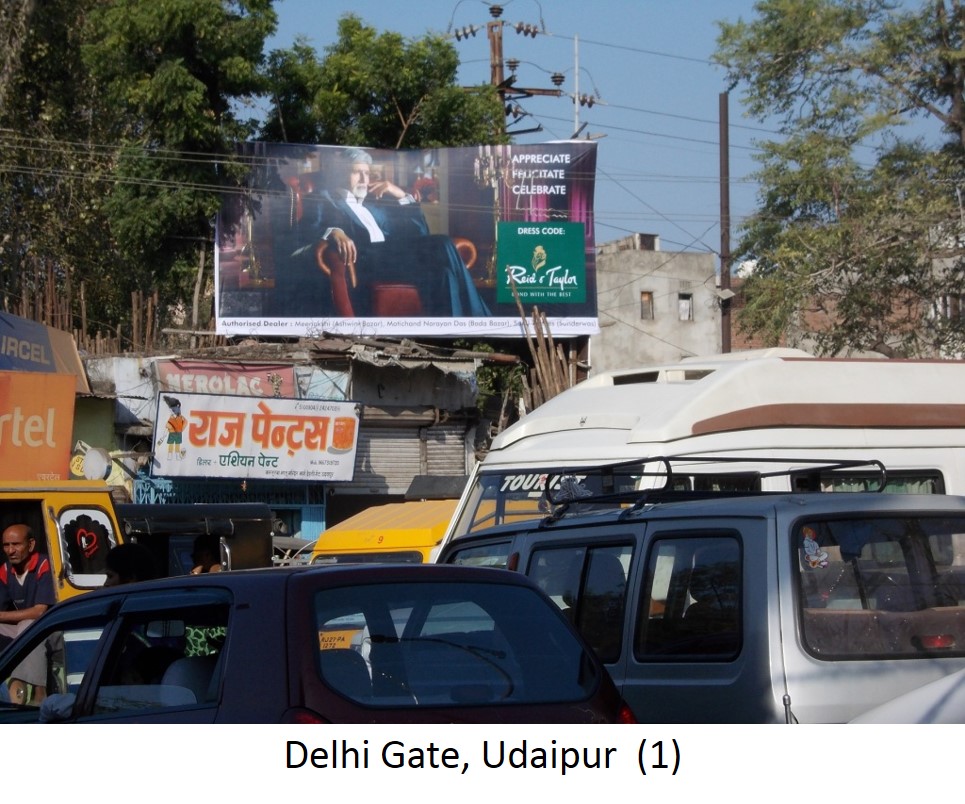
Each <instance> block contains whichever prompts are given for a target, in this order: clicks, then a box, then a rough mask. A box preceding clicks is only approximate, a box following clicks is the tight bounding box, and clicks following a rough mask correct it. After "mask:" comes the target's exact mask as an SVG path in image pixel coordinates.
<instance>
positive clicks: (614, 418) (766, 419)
mask: <svg viewBox="0 0 965 804" xmlns="http://www.w3.org/2000/svg"><path fill="white" fill-rule="evenodd" d="M773 428H788V429H797V430H803V429H805V428H828V429H830V428H835V429H838V430H840V431H845V432H846V431H848V430H852V431H853V430H856V429H869V428H872V429H881V428H884V429H896V430H897V429H909V428H915V429H922V428H931V429H936V430H937V429H940V428H965V361H959V360H954V361H953V360H875V359H844V358H833V359H823V358H815V357H810V356H807V355H806V353H803V352H800V353H797V352H792V353H787V352H765V353H763V354H762V353H754V354H753V355H751V356H750V357H746V358H739V357H733V356H726V357H725V356H720V355H716V356H711V357H707V358H690V359H687V360H684V361H681V362H679V363H674V364H667V365H659V366H650V367H643V368H639V369H624V370H619V371H608V372H604V373H602V374H599V375H597V376H595V377H592V378H590V379H588V380H586V381H585V382H583V383H580V384H579V385H576V386H574V387H572V388H570V389H568V390H566V391H564V392H563V393H561V394H558V395H557V396H555V397H553V398H552V399H549V400H548V401H546V402H545V403H544V404H543V405H541V406H540V407H538V408H536V409H535V410H534V411H533V412H531V413H529V414H527V415H526V416H525V417H523V418H522V419H520V420H519V421H518V422H516V423H515V424H513V425H512V426H511V427H509V428H507V429H506V430H505V431H503V432H502V433H501V434H499V435H498V436H497V437H496V438H495V439H494V441H493V445H492V448H491V450H490V452H489V455H488V456H487V459H486V464H489V465H492V464H499V463H502V462H503V461H507V460H509V456H508V455H507V456H506V457H505V458H503V457H501V454H500V453H501V452H502V451H503V450H507V449H508V448H510V447H512V448H513V449H512V455H513V462H514V463H516V464H522V463H524V462H525V461H526V458H527V453H531V457H532V458H533V462H534V464H535V463H537V462H542V461H544V460H545V459H547V458H549V459H550V460H552V458H551V457H549V456H550V454H560V455H566V454H568V455H570V456H571V459H572V456H573V455H576V454H587V455H589V454H594V453H596V454H600V455H601V456H603V455H607V456H608V459H609V460H614V459H618V458H620V457H639V456H640V455H641V454H642V453H643V452H644V450H642V449H641V447H640V446H637V447H634V445H645V444H654V445H658V444H659V445H667V446H665V447H664V448H663V449H661V450H660V451H661V452H663V454H670V452H671V451H672V444H673V442H675V441H678V440H680V439H684V438H693V437H699V436H712V435H715V434H721V433H727V432H733V431H742V432H745V431H748V430H762V429H773ZM802 438H804V439H805V440H804V441H803V442H802V446H810V447H811V448H812V449H813V447H814V446H815V445H813V444H809V443H808V442H807V440H806V439H807V436H803V435H802ZM963 438H965V430H963ZM792 440H793V439H792ZM537 442H538V443H537ZM784 443H785V445H786V446H789V447H790V446H793V444H792V443H791V440H785V442H784ZM842 443H843V439H842ZM944 444H945V445H946V446H947V445H948V442H947V441H945V442H944ZM621 448H623V451H621ZM628 448H629V449H628ZM688 451H690V450H688Z"/></svg>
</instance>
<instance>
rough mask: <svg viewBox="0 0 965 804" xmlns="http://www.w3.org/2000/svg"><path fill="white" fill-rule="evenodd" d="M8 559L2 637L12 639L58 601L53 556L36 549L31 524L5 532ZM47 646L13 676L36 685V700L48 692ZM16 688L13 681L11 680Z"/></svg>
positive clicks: (1, 597) (1, 577) (1, 596)
mask: <svg viewBox="0 0 965 804" xmlns="http://www.w3.org/2000/svg"><path fill="white" fill-rule="evenodd" d="M3 552H4V555H5V556H6V561H5V562H4V564H3V565H2V566H0V637H7V638H10V639H12V638H13V637H16V636H17V635H18V634H20V633H21V632H22V631H24V630H25V629H26V628H27V626H29V625H30V624H31V623H32V622H33V621H34V620H36V619H37V618H38V617H40V616H41V615H42V614H43V613H44V612H45V611H47V609H48V608H50V607H51V606H52V605H54V603H55V602H56V598H55V597H54V583H53V575H52V573H51V569H50V559H49V558H47V556H45V555H44V554H43V553H38V552H37V542H36V540H35V539H34V536H33V532H32V531H31V529H30V527H29V526H28V525H10V526H9V527H8V528H6V529H5V530H4V531H3ZM46 651H47V646H46V643H42V644H40V645H38V646H37V648H36V649H35V650H33V651H31V653H30V655H29V656H27V658H26V659H24V661H23V662H21V664H20V665H19V666H18V667H17V668H16V669H15V670H14V672H13V675H12V679H13V680H15V681H20V682H23V683H24V684H29V685H31V686H32V687H33V688H34V694H33V701H34V702H35V703H39V701H41V700H43V698H44V697H46V693H47V655H46ZM11 687H13V683H11Z"/></svg>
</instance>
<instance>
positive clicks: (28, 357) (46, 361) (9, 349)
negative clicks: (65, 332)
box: [0, 313, 57, 374]
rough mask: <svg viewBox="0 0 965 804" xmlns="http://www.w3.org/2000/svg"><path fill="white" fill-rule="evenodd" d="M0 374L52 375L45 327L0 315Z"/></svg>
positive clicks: (53, 368)
mask: <svg viewBox="0 0 965 804" xmlns="http://www.w3.org/2000/svg"><path fill="white" fill-rule="evenodd" d="M0 371H43V372H47V373H51V374H52V373H55V372H56V371H57V364H56V361H55V360H54V350H53V347H52V346H51V343H50V335H49V334H48V330H47V327H46V326H44V325H43V324H39V323H37V322H36V321H29V320H28V319H26V318H20V317H19V316H15V315H9V314H7V313H0Z"/></svg>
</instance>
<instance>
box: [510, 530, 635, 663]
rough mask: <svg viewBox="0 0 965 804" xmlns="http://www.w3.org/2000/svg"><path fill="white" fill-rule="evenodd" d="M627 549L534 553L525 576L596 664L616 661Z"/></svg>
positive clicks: (626, 546) (624, 546)
mask: <svg viewBox="0 0 965 804" xmlns="http://www.w3.org/2000/svg"><path fill="white" fill-rule="evenodd" d="M632 556H633V546H632V545H629V544H618V545H606V546H601V547H587V546H584V545H580V546H577V547H570V546H566V547H549V548H540V549H538V550H534V551H533V554H532V557H531V558H530V563H529V569H528V571H527V575H529V577H530V578H532V579H533V580H534V581H536V583H537V584H538V585H539V587H540V588H541V589H542V590H543V591H544V592H546V594H547V595H549V596H550V598H551V599H552V600H553V601H554V602H555V603H556V604H557V605H558V606H559V607H560V608H561V609H562V610H563V613H564V614H566V616H567V617H568V618H569V620H570V622H572V623H573V624H574V625H575V626H576V627H577V629H578V630H579V632H580V633H581V634H582V635H583V638H584V639H585V640H586V641H587V642H588V643H589V644H590V646H591V647H592V648H593V650H594V651H596V654H597V656H599V657H600V660H601V661H603V662H607V663H612V662H615V661H617V659H619V658H620V653H621V647H622V643H623V617H624V611H625V608H626V599H627V576H628V573H629V568H630V559H631V558H632Z"/></svg>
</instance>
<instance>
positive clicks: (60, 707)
mask: <svg viewBox="0 0 965 804" xmlns="http://www.w3.org/2000/svg"><path fill="white" fill-rule="evenodd" d="M76 701H77V696H76V695H75V694H74V693H72V692H57V693H54V694H53V695H48V696H47V697H46V698H44V700H43V702H42V703H41V704H40V722H41V723H64V722H65V721H68V720H70V718H71V717H72V716H73V714H74V703H75V702H76Z"/></svg>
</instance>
